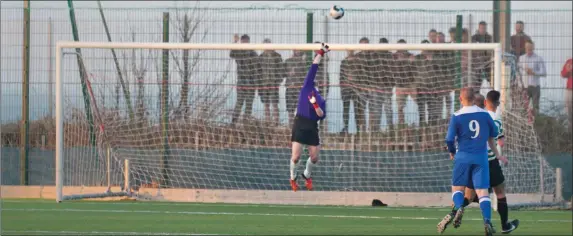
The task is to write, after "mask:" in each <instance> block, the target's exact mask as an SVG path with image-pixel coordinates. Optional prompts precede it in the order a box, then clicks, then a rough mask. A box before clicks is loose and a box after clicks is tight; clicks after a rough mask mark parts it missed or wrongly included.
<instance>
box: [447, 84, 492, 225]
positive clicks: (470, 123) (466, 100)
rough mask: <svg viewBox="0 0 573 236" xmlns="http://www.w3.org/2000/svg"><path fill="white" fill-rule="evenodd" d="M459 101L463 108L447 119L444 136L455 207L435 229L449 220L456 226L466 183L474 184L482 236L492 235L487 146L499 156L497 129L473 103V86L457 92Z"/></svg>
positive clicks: (462, 209) (461, 214)
mask: <svg viewBox="0 0 573 236" xmlns="http://www.w3.org/2000/svg"><path fill="white" fill-rule="evenodd" d="M460 100H461V103H462V105H463V107H462V108H461V109H460V110H459V111H457V112H455V113H454V115H453V116H452V118H451V119H450V125H449V127H448V133H447V136H446V143H447V145H448V151H449V152H450V159H454V155H455V160H454V168H453V172H452V192H453V194H452V200H453V201H454V205H455V206H454V211H452V212H451V213H449V214H448V215H446V216H445V217H444V219H443V220H442V221H441V222H440V223H439V224H438V232H439V233H442V232H443V231H444V230H445V229H446V227H447V226H448V225H449V224H450V223H451V222H452V221H453V222H454V227H456V228H457V227H459V226H460V224H461V218H462V216H463V212H464V207H463V203H464V190H465V188H466V187H468V186H475V190H476V193H477V195H478V197H479V203H480V204H479V205H480V209H481V211H482V216H483V223H484V227H485V232H486V235H492V234H493V233H494V230H493V226H492V225H491V201H490V198H489V193H488V188H489V165H488V161H487V151H488V149H487V147H488V144H489V145H490V146H491V147H492V150H493V152H494V153H496V154H497V156H500V155H499V153H498V150H497V147H495V146H493V144H494V138H495V137H497V136H498V132H497V128H496V126H495V124H494V121H493V119H492V118H491V116H490V115H489V114H488V113H487V112H486V111H485V110H483V109H481V108H479V107H477V106H475V105H474V104H473V103H474V92H473V89H471V88H463V89H462V90H461V91H460ZM456 139H457V143H458V148H457V150H456V145H455V142H456ZM472 182H473V183H472Z"/></svg>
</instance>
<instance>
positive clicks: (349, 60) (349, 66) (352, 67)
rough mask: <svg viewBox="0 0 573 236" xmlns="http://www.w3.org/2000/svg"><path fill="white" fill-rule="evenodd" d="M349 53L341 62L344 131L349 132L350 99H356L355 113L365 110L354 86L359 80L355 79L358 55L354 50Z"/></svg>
mask: <svg viewBox="0 0 573 236" xmlns="http://www.w3.org/2000/svg"><path fill="white" fill-rule="evenodd" d="M347 53H348V55H347V56H346V58H344V59H343V60H342V61H341V62H340V97H341V99H342V109H343V111H342V112H343V113H342V120H343V121H344V128H342V132H348V126H349V121H350V101H354V110H355V112H354V114H356V117H358V115H357V114H358V111H359V110H361V111H363V108H362V107H360V106H363V105H364V104H362V103H361V102H359V97H358V93H357V92H356V89H355V88H354V87H353V86H355V85H357V84H356V82H357V81H355V80H354V78H353V75H355V74H356V57H355V55H354V51H348V52H347ZM357 121H358V120H357Z"/></svg>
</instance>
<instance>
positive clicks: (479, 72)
mask: <svg viewBox="0 0 573 236" xmlns="http://www.w3.org/2000/svg"><path fill="white" fill-rule="evenodd" d="M472 42H473V43H492V42H493V38H492V36H491V35H490V34H488V33H487V23H485V21H481V22H480V23H479V25H478V30H477V32H476V34H474V35H473V36H472ZM491 59H492V55H491V52H490V51H488V50H477V51H473V52H472V70H473V74H474V76H473V77H474V78H475V79H473V80H472V82H471V87H472V88H473V89H474V90H475V89H477V90H479V89H480V88H481V83H482V81H483V80H484V79H485V80H488V81H489V80H490V78H491V61H492V60H491Z"/></svg>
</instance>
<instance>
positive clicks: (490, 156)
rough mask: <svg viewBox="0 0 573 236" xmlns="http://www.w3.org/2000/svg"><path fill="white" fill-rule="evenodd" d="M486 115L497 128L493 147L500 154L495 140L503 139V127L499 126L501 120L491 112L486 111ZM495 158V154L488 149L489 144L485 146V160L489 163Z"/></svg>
mask: <svg viewBox="0 0 573 236" xmlns="http://www.w3.org/2000/svg"><path fill="white" fill-rule="evenodd" d="M487 113H489V115H490V116H491V118H492V119H493V123H494V124H495V126H496V128H497V133H498V135H497V137H496V138H495V145H496V146H497V150H498V151H499V152H500V153H501V149H500V147H499V145H498V144H497V140H498V139H500V138H503V126H502V124H501V118H500V117H498V116H497V114H495V112H493V111H487ZM496 158H497V157H496V156H495V153H494V152H493V151H492V150H491V148H490V147H489V144H488V146H487V159H488V160H489V161H493V160H495V159H496Z"/></svg>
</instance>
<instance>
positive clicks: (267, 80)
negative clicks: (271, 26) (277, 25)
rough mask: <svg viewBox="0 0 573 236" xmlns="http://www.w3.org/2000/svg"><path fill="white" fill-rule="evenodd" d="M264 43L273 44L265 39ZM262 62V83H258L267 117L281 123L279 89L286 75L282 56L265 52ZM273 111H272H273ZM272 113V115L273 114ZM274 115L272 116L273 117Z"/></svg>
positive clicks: (274, 52)
mask: <svg viewBox="0 0 573 236" xmlns="http://www.w3.org/2000/svg"><path fill="white" fill-rule="evenodd" d="M263 43H271V40H270V39H265V40H264V41H263ZM259 59H260V62H261V70H262V72H263V74H262V81H261V82H259V83H258V85H259V87H258V90H259V95H260V96H261V101H262V102H263V104H264V106H265V116H266V117H267V118H271V117H272V119H268V120H269V121H270V120H272V121H273V122H274V123H275V124H278V123H279V88H280V86H281V83H282V82H283V78H284V77H285V76H286V75H285V67H284V65H283V58H282V56H281V54H279V53H278V52H276V51H275V50H265V51H264V52H263V53H261V55H260V56H259ZM271 109H272V110H271ZM271 112H272V113H271ZM271 114H272V116H271Z"/></svg>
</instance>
